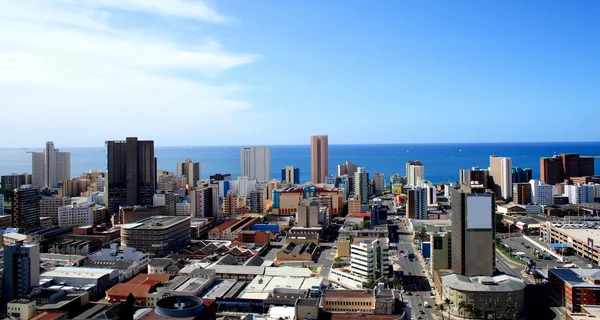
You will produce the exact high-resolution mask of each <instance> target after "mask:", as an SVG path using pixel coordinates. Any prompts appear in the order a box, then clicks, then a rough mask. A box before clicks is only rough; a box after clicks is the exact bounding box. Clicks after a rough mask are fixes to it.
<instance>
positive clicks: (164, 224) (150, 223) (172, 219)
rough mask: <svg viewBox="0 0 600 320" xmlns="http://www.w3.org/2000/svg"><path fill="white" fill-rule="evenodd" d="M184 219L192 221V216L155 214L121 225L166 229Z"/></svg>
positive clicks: (132, 227) (130, 227)
mask: <svg viewBox="0 0 600 320" xmlns="http://www.w3.org/2000/svg"><path fill="white" fill-rule="evenodd" d="M183 221H188V222H190V221H191V218H190V217H183V216H153V217H149V218H146V219H142V220H140V221H137V222H134V223H128V224H123V225H121V229H150V230H152V229H165V228H169V227H172V226H174V225H176V224H178V223H181V222H183ZM190 225H191V222H190Z"/></svg>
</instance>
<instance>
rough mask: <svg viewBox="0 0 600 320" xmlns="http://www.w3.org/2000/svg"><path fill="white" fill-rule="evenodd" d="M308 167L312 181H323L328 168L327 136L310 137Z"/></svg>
mask: <svg viewBox="0 0 600 320" xmlns="http://www.w3.org/2000/svg"><path fill="white" fill-rule="evenodd" d="M310 158H311V160H310V167H311V180H312V183H325V176H327V174H328V170H329V142H328V141H327V136H312V137H311V138H310Z"/></svg>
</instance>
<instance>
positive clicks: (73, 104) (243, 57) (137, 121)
mask: <svg viewBox="0 0 600 320" xmlns="http://www.w3.org/2000/svg"><path fill="white" fill-rule="evenodd" d="M122 10H125V11H127V12H129V13H128V14H132V13H133V14H138V13H143V14H150V15H151V16H157V15H162V16H167V17H169V18H170V19H180V18H185V19H195V20H200V21H204V22H209V23H222V22H227V21H230V18H227V17H225V16H223V15H221V14H220V13H218V12H217V11H216V10H214V9H212V8H211V7H209V6H207V5H206V4H205V3H203V2H191V1H183V0H168V1H167V0H86V1H74V0H73V1H69V0H62V1H2V2H0V30H2V32H0V106H2V109H4V108H10V110H14V112H9V113H5V114H4V117H3V118H0V123H3V125H1V126H0V132H1V133H3V134H6V133H8V132H10V131H12V130H18V127H16V126H18V125H19V124H20V123H24V124H30V125H31V127H32V128H37V129H41V130H43V131H47V132H51V133H52V134H53V135H48V136H38V137H30V138H29V139H31V140H30V141H23V142H22V144H27V143H32V142H36V143H39V141H45V140H46V139H55V140H56V139H59V138H60V137H57V135H58V136H65V137H67V138H68V139H69V141H71V144H77V145H80V144H84V143H85V141H90V140H93V141H103V140H105V139H107V138H119V137H118V136H116V137H115V136H114V135H115V134H139V135H147V136H146V138H152V136H149V135H156V136H164V137H165V139H167V138H168V139H174V137H178V136H179V137H182V138H183V137H186V136H187V137H191V136H192V135H194V133H196V132H199V127H202V126H208V125H209V124H211V123H214V121H215V120H219V121H229V120H231V121H235V119H237V118H236V117H234V116H233V115H235V114H236V113H237V112H239V111H241V110H244V109H246V108H248V107H249V106H250V103H248V102H246V101H242V100H239V99H236V95H237V94H238V93H239V92H240V91H242V90H243V89H244V87H243V86H240V85H238V84H229V85H222V84H220V85H215V84H212V83H211V81H212V80H211V79H215V77H218V76H220V75H221V74H223V73H224V72H226V71H228V70H230V69H233V68H236V67H239V66H242V65H245V64H249V63H252V62H254V61H256V60H257V59H259V58H260V56H259V55H256V54H245V53H233V52H228V51H227V50H226V49H224V48H223V46H222V45H221V44H220V43H219V42H218V41H216V40H215V39H214V38H212V37H211V35H208V34H198V35H197V36H194V37H193V38H192V39H185V41H183V40H181V38H182V37H175V36H173V37H171V36H169V32H170V31H173V32H175V31H174V30H165V32H161V34H160V35H158V34H156V32H153V31H152V30H155V29H153V27H155V26H154V25H151V24H152V23H154V22H155V21H152V20H151V19H150V20H147V19H146V20H145V21H147V23H148V25H136V28H135V29H129V28H124V27H122V26H120V27H118V26H115V25H113V24H111V18H112V17H113V16H114V15H118V14H123V12H122ZM156 20H157V21H156V22H157V23H158V21H160V19H156ZM179 74H185V75H186V76H185V77H183V76H177V75H179ZM83 117H85V118H87V119H89V121H98V122H100V123H101V124H99V125H92V126H89V125H88V126H87V127H86V126H81V127H82V129H84V131H83V132H80V133H77V134H73V133H72V132H69V128H75V127H73V126H75V125H74V123H78V122H80V121H81V119H82V118H83ZM52 119H55V121H58V123H51V122H50V121H49V120H52ZM61 126H62V127H63V128H64V129H60V128H61ZM4 130H7V131H6V132H3V131H4ZM53 136H54V137H55V138H53ZM195 142H202V141H198V140H196V141H195ZM164 143H166V142H163V144H164ZM180 143H181V142H180Z"/></svg>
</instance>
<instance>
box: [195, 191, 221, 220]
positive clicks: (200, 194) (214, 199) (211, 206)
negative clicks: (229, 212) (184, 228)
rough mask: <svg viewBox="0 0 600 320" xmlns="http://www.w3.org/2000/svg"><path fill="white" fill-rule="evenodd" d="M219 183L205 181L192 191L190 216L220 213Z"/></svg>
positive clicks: (208, 215) (210, 215)
mask: <svg viewBox="0 0 600 320" xmlns="http://www.w3.org/2000/svg"><path fill="white" fill-rule="evenodd" d="M218 188H219V184H217V183H203V184H199V186H198V189H196V190H192V191H191V192H190V214H189V215H190V216H192V217H216V216H217V214H219V190H218Z"/></svg>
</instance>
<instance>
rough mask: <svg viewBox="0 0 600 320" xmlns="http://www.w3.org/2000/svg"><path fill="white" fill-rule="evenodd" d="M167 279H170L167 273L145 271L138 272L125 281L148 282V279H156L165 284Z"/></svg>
mask: <svg viewBox="0 0 600 320" xmlns="http://www.w3.org/2000/svg"><path fill="white" fill-rule="evenodd" d="M169 279H171V276H170V275H168V274H146V273H140V274H138V275H137V276H135V277H134V278H133V279H131V280H129V281H127V283H133V284H142V283H146V284H147V283H150V282H147V281H148V280H157V281H158V282H157V283H159V282H160V283H162V284H165V283H167V281H169Z"/></svg>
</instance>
